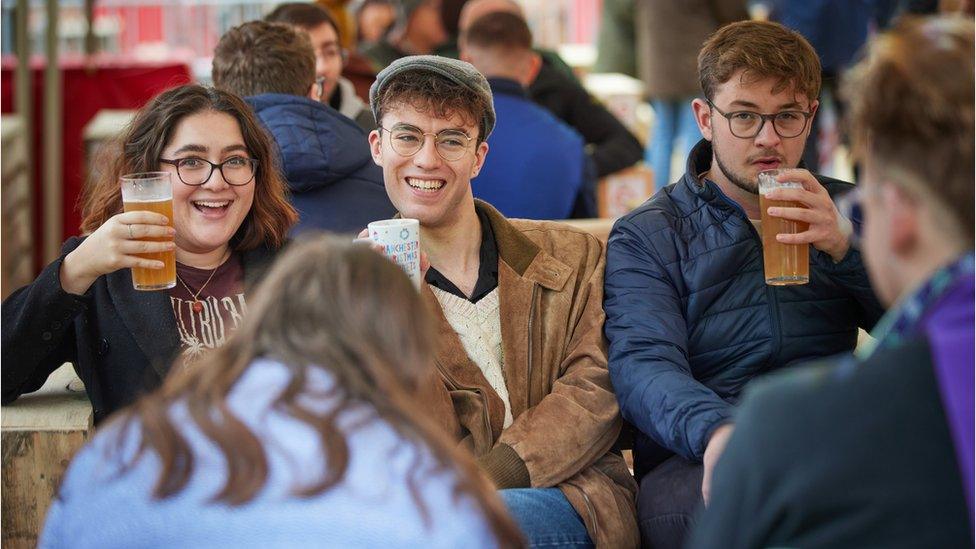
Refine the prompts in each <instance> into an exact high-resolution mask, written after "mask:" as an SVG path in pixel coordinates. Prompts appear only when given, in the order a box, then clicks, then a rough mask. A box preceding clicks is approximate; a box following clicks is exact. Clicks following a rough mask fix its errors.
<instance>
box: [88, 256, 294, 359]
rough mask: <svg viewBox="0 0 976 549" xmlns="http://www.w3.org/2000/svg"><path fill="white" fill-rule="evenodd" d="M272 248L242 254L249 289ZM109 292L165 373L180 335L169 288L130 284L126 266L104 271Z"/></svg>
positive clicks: (139, 341)
mask: <svg viewBox="0 0 976 549" xmlns="http://www.w3.org/2000/svg"><path fill="white" fill-rule="evenodd" d="M274 256H275V251H274V250H272V249H270V248H266V247H261V248H258V249H254V250H248V251H245V252H242V254H241V264H242V267H243V269H244V287H245V289H246V290H250V289H251V288H253V287H254V285H255V284H256V283H257V281H258V280H260V279H261V278H262V277H263V275H264V272H265V271H266V270H267V268H268V267H269V266H270V264H271V261H272V259H273V258H274ZM105 279H106V283H107V286H108V294H109V296H110V297H111V299H112V302H113V303H114V304H115V309H116V311H117V312H118V314H119V317H120V318H121V319H122V324H123V325H124V326H125V327H126V329H127V330H128V331H129V333H130V334H132V337H133V339H135V341H136V344H137V345H138V346H139V349H140V350H142V352H143V353H144V354H145V355H146V356H147V357H149V362H150V364H151V365H152V368H153V369H154V370H155V371H156V373H157V374H159V377H160V378H164V377H166V373H167V372H168V371H169V368H170V366H171V365H172V362H173V359H175V358H176V355H177V353H178V349H179V345H180V339H179V335H178V333H177V329H176V319H175V318H174V317H173V306H172V304H171V303H170V298H169V292H168V291H155V292H143V291H139V290H136V289H134V288H133V287H132V275H131V274H130V271H129V270H128V269H120V270H118V271H115V272H112V273H109V274H107V275H105Z"/></svg>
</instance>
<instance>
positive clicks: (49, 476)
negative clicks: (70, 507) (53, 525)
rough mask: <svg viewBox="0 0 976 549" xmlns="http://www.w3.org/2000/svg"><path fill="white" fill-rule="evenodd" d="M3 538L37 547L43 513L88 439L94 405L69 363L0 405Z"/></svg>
mask: <svg viewBox="0 0 976 549" xmlns="http://www.w3.org/2000/svg"><path fill="white" fill-rule="evenodd" d="M0 422H2V429H0V436H2V442H0V445H2V449H3V462H2V473H0V477H2V480H0V484H2V490H3V492H2V493H3V498H2V513H0V515H2V528H0V530H2V542H0V545H2V546H3V548H4V549H8V548H9V549H13V548H19V547H36V546H37V536H38V534H39V533H40V531H41V529H42V528H43V526H44V517H45V515H46V514H47V510H48V508H49V507H50V506H51V501H52V500H53V499H54V497H55V495H56V494H57V491H58V486H59V485H60V484H61V478H62V477H63V476H64V472H65V470H66V469H67V467H68V463H70V461H71V458H72V457H73V456H74V454H75V452H77V451H78V450H79V449H80V448H81V447H82V445H84V443H85V442H86V441H87V440H88V437H89V435H90V433H91V429H92V408H91V405H90V404H89V402H88V397H87V396H86V395H85V391H84V388H83V386H82V384H81V380H79V379H78V377H77V376H76V375H75V372H74V369H73V368H72V367H71V365H70V364H65V365H63V366H61V368H59V369H58V370H56V371H55V372H54V373H53V374H51V377H49V378H48V380H47V383H45V384H44V386H43V387H41V389H40V390H38V391H36V392H34V393H31V394H28V395H24V396H22V397H20V398H19V399H17V401H16V402H14V403H13V404H11V405H9V406H4V407H3V409H2V416H0Z"/></svg>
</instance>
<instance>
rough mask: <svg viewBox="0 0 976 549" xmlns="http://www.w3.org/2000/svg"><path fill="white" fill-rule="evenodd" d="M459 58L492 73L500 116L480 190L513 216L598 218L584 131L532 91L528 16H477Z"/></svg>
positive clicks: (476, 185) (477, 183)
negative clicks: (535, 98)
mask: <svg viewBox="0 0 976 549" xmlns="http://www.w3.org/2000/svg"><path fill="white" fill-rule="evenodd" d="M461 58H462V59H463V60H464V61H468V62H470V63H471V64H472V65H474V67H475V68H476V69H478V70H479V71H480V72H481V73H482V74H484V75H485V76H486V77H487V78H488V84H489V85H490V86H491V91H492V97H493V100H494V104H495V114H496V118H497V122H496V124H495V130H494V131H493V132H492V134H491V137H489V138H488V146H489V148H490V150H491V156H490V157H489V158H488V159H487V160H486V161H485V165H484V168H482V170H481V173H480V174H478V177H477V179H475V180H474V181H472V186H471V188H472V191H473V192H474V196H475V197H477V198H480V199H482V200H484V201H485V202H488V203H489V204H491V205H492V206H494V207H495V208H498V210H499V211H500V212H502V213H503V214H504V215H506V216H508V217H518V218H525V219H565V218H569V217H596V216H597V208H596V174H595V171H594V168H593V166H592V165H591V163H590V159H589V157H588V156H587V155H586V151H585V150H584V148H583V147H584V143H583V138H582V137H580V135H579V134H578V133H576V132H575V131H574V130H573V129H572V128H570V127H569V126H567V125H565V124H564V123H563V122H562V121H561V120H559V119H557V118H556V117H555V116H553V115H552V114H551V113H550V112H549V111H547V110H545V109H544V108H542V107H540V106H539V105H536V104H535V103H533V102H532V100H531V99H529V98H528V96H527V94H526V91H525V85H526V84H528V79H527V76H526V75H528V74H532V73H533V72H534V71H535V70H536V68H537V67H536V65H537V64H538V63H539V56H537V55H534V54H533V52H532V32H531V31H529V26H528V25H527V24H526V23H525V20H524V19H522V18H521V17H519V16H518V15H515V14H513V13H508V12H495V13H489V14H488V15H485V16H483V17H481V18H479V19H477V20H475V22H474V23H472V24H471V26H470V27H468V29H467V30H466V31H465V33H464V35H463V36H462V40H461Z"/></svg>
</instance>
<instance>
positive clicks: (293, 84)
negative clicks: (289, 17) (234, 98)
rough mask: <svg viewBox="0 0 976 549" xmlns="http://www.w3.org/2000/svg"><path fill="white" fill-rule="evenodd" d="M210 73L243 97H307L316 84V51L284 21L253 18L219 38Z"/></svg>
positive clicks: (305, 36) (219, 86)
mask: <svg viewBox="0 0 976 549" xmlns="http://www.w3.org/2000/svg"><path fill="white" fill-rule="evenodd" d="M211 74H212V76H213V81H214V86H217V87H218V88H223V89H225V90H229V91H231V92H233V93H236V94H237V95H240V96H241V97H249V96H252V95H260V94H262V93H284V94H288V95H300V96H305V95H307V94H308V91H309V89H311V87H312V84H313V83H315V53H314V52H313V51H312V42H311V41H309V39H308V35H306V34H305V33H304V32H301V31H296V30H295V29H293V28H291V27H290V26H288V25H285V24H281V23H267V22H265V21H250V22H248V23H244V24H243V25H240V26H237V27H234V28H232V29H230V30H229V31H227V32H226V33H224V35H223V36H221V37H220V42H218V43H217V47H216V48H215V49H214V59H213V71H212V73H211Z"/></svg>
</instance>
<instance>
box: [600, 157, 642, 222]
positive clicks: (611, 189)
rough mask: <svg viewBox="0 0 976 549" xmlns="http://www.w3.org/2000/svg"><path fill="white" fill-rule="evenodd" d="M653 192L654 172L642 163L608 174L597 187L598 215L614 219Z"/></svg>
mask: <svg viewBox="0 0 976 549" xmlns="http://www.w3.org/2000/svg"><path fill="white" fill-rule="evenodd" d="M653 193H654V172H653V171H652V170H651V169H650V168H648V167H647V166H645V165H644V164H637V165H636V166H633V167H631V168H627V169H626V170H621V171H619V172H617V173H615V174H611V175H608V176H606V177H604V178H603V179H601V180H600V183H599V186H598V187H597V209H598V211H599V213H600V217H604V218H608V219H616V218H618V217H620V216H622V215H625V214H626V213H628V212H630V211H631V210H633V209H634V208H636V207H637V206H640V205H641V204H643V203H644V201H645V200H647V199H648V198H650V197H651V195H652V194H653Z"/></svg>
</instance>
